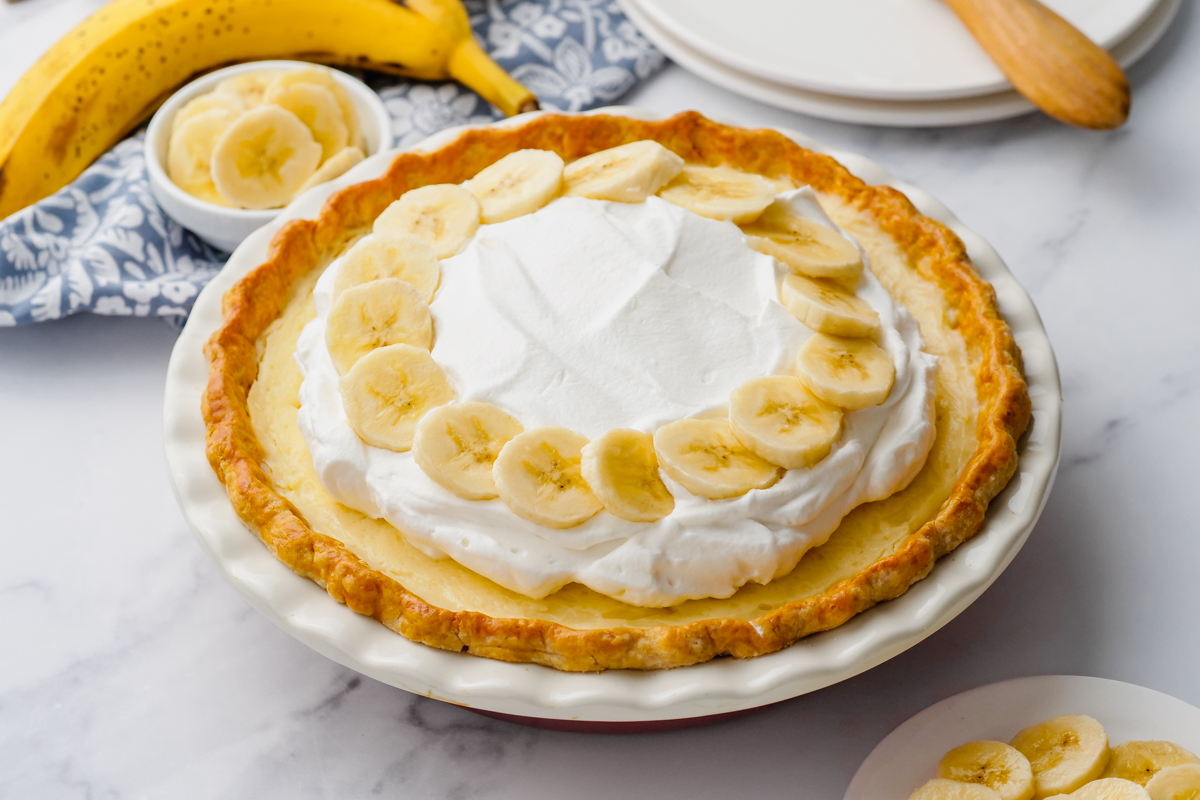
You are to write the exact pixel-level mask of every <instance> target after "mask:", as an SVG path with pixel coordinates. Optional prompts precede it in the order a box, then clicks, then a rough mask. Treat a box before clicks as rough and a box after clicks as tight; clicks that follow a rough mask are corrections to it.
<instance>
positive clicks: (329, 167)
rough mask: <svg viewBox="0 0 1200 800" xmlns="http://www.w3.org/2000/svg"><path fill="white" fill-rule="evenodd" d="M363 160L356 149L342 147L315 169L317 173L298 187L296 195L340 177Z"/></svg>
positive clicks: (359, 151)
mask: <svg viewBox="0 0 1200 800" xmlns="http://www.w3.org/2000/svg"><path fill="white" fill-rule="evenodd" d="M364 158H366V155H365V154H364V153H363V151H362V150H359V149H358V148H357V147H343V148H342V149H341V150H339V151H337V152H336V153H334V154H333V155H332V156H331V157H330V158H329V159H328V160H327V161H326V162H325V163H324V164H322V165H321V166H319V167H317V171H316V172H314V173H313V174H312V175H311V176H310V177H309V179H308V180H306V181H305V182H304V185H303V186H301V187H300V191H299V192H298V194H299V193H303V192H307V191H308V190H309V189H311V188H312V187H314V186H320V185H321V184H322V183H325V182H326V181H331V180H333V179H334V178H339V177H341V176H342V175H343V174H344V173H345V172H346V171H347V170H349V169H350V168H351V167H353V166H354V165H355V164H357V163H358V162H360V161H362V160H363V159H364Z"/></svg>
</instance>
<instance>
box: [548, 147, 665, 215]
mask: <svg viewBox="0 0 1200 800" xmlns="http://www.w3.org/2000/svg"><path fill="white" fill-rule="evenodd" d="M681 169H683V159H682V158H680V157H679V156H677V155H675V154H674V153H672V152H671V151H670V150H668V149H667V148H665V147H663V146H662V145H661V144H659V143H658V142H654V141H651V140H649V139H643V140H642V141H640V142H630V143H629V144H623V145H621V146H620V147H611V148H609V149H608V150H601V151H600V152H599V153H592V154H591V155H590V156H584V157H583V158H581V159H579V160H578V161H572V162H571V163H570V164H568V165H567V166H566V167H565V168H564V169H563V180H564V181H566V184H567V188H566V190H565V191H564V192H563V194H564V195H566V196H568V197H590V198H592V199H594V200H615V201H617V202H618V203H640V202H642V201H643V200H645V199H646V198H647V197H650V196H651V195H652V194H654V193H655V192H657V191H658V190H659V189H661V188H662V187H663V186H666V185H667V183H668V182H669V181H670V180H671V179H672V178H674V177H675V176H676V175H678V174H679V171H680V170H681Z"/></svg>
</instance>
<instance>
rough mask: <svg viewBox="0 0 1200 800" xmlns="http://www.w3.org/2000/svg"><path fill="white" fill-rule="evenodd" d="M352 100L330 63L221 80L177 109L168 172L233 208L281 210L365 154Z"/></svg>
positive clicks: (200, 195)
mask: <svg viewBox="0 0 1200 800" xmlns="http://www.w3.org/2000/svg"><path fill="white" fill-rule="evenodd" d="M364 149H365V145H364V142H363V137H362V131H361V129H360V126H359V122H358V113H357V112H356V111H355V110H354V101H353V100H352V99H351V97H350V94H349V93H348V92H347V91H346V90H345V89H344V88H342V86H341V84H339V83H338V82H337V79H336V78H334V76H333V71H332V70H331V69H329V68H328V67H319V66H315V65H314V66H311V67H305V68H302V69H298V70H288V71H283V70H259V71H256V72H246V73H242V74H240V75H235V76H233V77H231V78H226V79H225V80H223V81H221V82H220V83H218V84H217V86H216V88H215V89H213V91H211V92H208V93H206V94H202V95H200V96H198V97H196V98H194V99H192V100H190V101H188V103H187V104H185V105H184V106H183V107H182V108H180V109H179V111H177V112H176V114H175V118H174V120H173V121H172V124H171V138H170V141H169V143H168V145H167V174H168V176H170V178H171V181H172V182H173V183H174V184H175V185H176V186H178V187H179V188H180V189H183V191H185V192H187V193H188V194H190V195H192V196H193V197H195V198H197V199H199V200H203V201H204V202H206V203H213V204H215V205H219V206H227V207H231V208H281V207H283V206H285V205H287V204H288V203H290V202H291V201H292V198H294V197H295V196H296V195H298V194H301V193H302V192H305V191H307V190H309V189H311V188H312V187H314V186H316V185H318V184H321V183H325V182H326V181H331V180H333V179H334V178H336V177H338V176H339V175H341V174H342V173H344V172H345V171H346V170H348V169H350V168H351V167H353V166H354V165H355V164H357V163H358V162H360V161H362V160H363V158H364V157H365V154H364Z"/></svg>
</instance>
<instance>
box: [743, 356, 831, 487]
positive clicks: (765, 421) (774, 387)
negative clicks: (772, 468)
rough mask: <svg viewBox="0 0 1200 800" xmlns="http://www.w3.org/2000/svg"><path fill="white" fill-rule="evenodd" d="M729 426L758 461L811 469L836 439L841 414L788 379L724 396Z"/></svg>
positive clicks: (775, 378) (761, 381) (750, 384)
mask: <svg viewBox="0 0 1200 800" xmlns="http://www.w3.org/2000/svg"><path fill="white" fill-rule="evenodd" d="M729 427H730V429H731V430H732V431H733V435H734V436H736V437H737V440H738V441H739V442H741V443H742V444H743V445H745V446H746V447H747V448H748V449H750V450H751V451H753V452H754V453H755V454H756V455H758V456H759V457H760V458H763V459H766V460H767V461H770V462H771V463H772V464H778V465H779V466H781V467H783V468H784V469H800V468H801V467H811V466H812V465H813V464H816V463H817V462H818V461H820V460H821V459H822V458H824V457H825V456H827V455H828V454H829V449H830V448H831V447H833V443H834V442H836V441H837V440H838V437H839V436H841V435H842V412H841V411H840V410H839V409H838V408H836V407H834V406H831V405H830V404H828V403H826V402H825V401H824V400H821V399H819V398H818V397H817V396H816V395H814V394H813V393H812V392H810V391H809V390H808V389H805V388H804V384H802V383H800V381H799V380H797V379H796V378H793V377H791V376H788V375H771V376H768V377H765V378H755V379H753V380H750V381H747V382H746V383H743V384H742V385H741V386H739V387H738V388H736V389H734V390H733V393H732V394H731V395H730V396H729Z"/></svg>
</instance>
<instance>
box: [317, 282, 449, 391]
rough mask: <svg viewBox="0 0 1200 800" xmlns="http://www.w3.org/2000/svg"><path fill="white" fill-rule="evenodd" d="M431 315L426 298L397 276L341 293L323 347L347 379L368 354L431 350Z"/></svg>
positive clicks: (326, 331) (330, 310)
mask: <svg viewBox="0 0 1200 800" xmlns="http://www.w3.org/2000/svg"><path fill="white" fill-rule="evenodd" d="M432 342H433V317H432V316H431V315H430V313H429V306H427V305H426V304H425V298H424V297H422V296H421V293H420V292H418V291H417V289H416V288H415V287H414V286H413V285H412V284H411V283H408V282H406V281H402V280H400V279H399V278H381V279H379V280H376V281H370V282H369V283H363V284H359V285H358V286H352V287H351V288H349V289H346V290H345V291H344V292H342V293H341V294H340V295H339V296H338V298H337V300H335V301H334V303H333V307H332V308H330V309H329V316H328V317H327V318H326V320H325V346H326V347H328V348H329V357H330V358H332V359H333V365H334V366H335V367H337V370H338V373H339V374H341V375H345V374H347V373H348V372H350V370H351V369H352V368H353V367H354V364H355V363H356V362H357V361H358V360H359V359H360V358H362V357H363V356H365V355H366V354H367V353H370V352H371V351H372V350H375V349H377V348H380V347H387V346H388V345H392V344H407V345H412V346H413V347H420V348H423V349H425V350H428V349H429V346H430V344H432Z"/></svg>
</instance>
